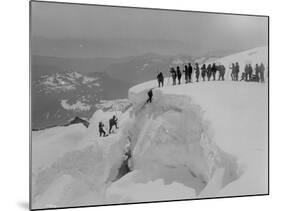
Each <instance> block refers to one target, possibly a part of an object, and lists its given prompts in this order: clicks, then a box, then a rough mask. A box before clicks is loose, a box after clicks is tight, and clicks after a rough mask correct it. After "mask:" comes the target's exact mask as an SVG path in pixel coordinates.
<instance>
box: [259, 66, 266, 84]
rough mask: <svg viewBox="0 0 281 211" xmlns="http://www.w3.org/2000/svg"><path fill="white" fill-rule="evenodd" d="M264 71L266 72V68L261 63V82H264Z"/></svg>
mask: <svg viewBox="0 0 281 211" xmlns="http://www.w3.org/2000/svg"><path fill="white" fill-rule="evenodd" d="M264 71H265V67H264V65H263V63H261V65H260V76H261V82H262V83H263V82H264Z"/></svg>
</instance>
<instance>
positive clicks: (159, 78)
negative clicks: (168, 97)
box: [157, 72, 164, 87]
mask: <svg viewBox="0 0 281 211" xmlns="http://www.w3.org/2000/svg"><path fill="white" fill-rule="evenodd" d="M157 81H158V87H161V85H162V87H163V86H164V76H163V73H162V72H160V73H159V74H158V75H157Z"/></svg>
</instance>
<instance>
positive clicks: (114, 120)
mask: <svg viewBox="0 0 281 211" xmlns="http://www.w3.org/2000/svg"><path fill="white" fill-rule="evenodd" d="M104 126H105V125H104V124H103V122H102V121H100V122H99V135H100V137H101V136H103V137H105V136H108V135H109V134H111V133H112V131H111V130H112V128H113V127H114V126H115V129H116V130H117V129H118V119H117V117H116V116H115V115H113V117H112V118H111V119H109V130H108V134H106V132H105V130H104Z"/></svg>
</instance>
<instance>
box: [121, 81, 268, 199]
mask: <svg viewBox="0 0 281 211" xmlns="http://www.w3.org/2000/svg"><path fill="white" fill-rule="evenodd" d="M149 85H150V83H148V84H142V86H143V90H146V89H147V87H148V86H149ZM144 92H145V93H146V91H141V85H139V86H137V87H133V88H131V89H130V96H131V97H132V98H131V99H139V98H142V97H143V96H144V95H145V93H144ZM267 97H268V96H267V84H258V83H246V82H230V81H226V82H206V83H194V84H188V85H181V86H176V87H164V88H161V89H158V88H157V89H154V103H153V105H151V106H150V108H146V109H148V110H149V111H148V113H149V114H150V115H151V113H153V112H152V111H151V110H155V111H156V114H152V118H151V119H149V117H147V120H145V121H148V123H147V124H149V126H148V127H147V128H145V127H142V128H141V129H140V130H141V132H140V133H141V134H145V137H138V139H137V144H136V146H135V149H134V153H136V154H135V155H134V154H133V157H134V159H135V160H134V162H135V164H136V165H137V168H140V169H141V170H142V168H145V169H147V168H149V164H150V163H153V165H155V162H157V163H161V165H165V166H173V168H177V167H179V166H186V167H187V168H188V169H189V170H191V171H192V172H193V173H194V175H195V178H198V177H200V176H203V178H204V181H205V183H206V185H205V186H204V187H203V188H201V189H200V186H198V183H197V185H196V186H195V187H194V189H195V190H198V188H199V191H197V193H198V194H197V195H196V197H211V196H230V195H249V194H257V193H266V192H267V188H268V187H267V181H268V180H267V169H268V166H267V156H268V154H267V152H268V145H267V143H268V142H267V136H268V131H267V129H268V125H267V124H268V122H267V119H268V116H267V110H268V107H267ZM138 103H139V102H136V105H138ZM151 107H154V108H151ZM155 107H156V108H155ZM162 112H163V113H162ZM136 113H138V111H137V110H136ZM159 113H160V114H159ZM139 115H141V116H143V114H142V112H140V114H139ZM154 115H156V116H154ZM164 116H166V118H165V121H164V122H163V121H162V118H163V117H164ZM157 124H158V125H157ZM142 125H146V124H144V123H143V122H142ZM157 130H158V131H159V130H164V131H169V132H166V133H167V134H166V135H163V133H161V132H157ZM153 131H156V132H155V133H156V134H153V133H154V132H153ZM159 136H160V137H159ZM177 141H178V142H179V143H176V144H177V145H179V146H180V147H179V146H178V148H177V147H176V148H175V149H173V147H174V145H173V143H175V142H177ZM157 142H159V143H157ZM163 142H165V143H164V144H163ZM166 142H167V143H166ZM196 142H197V144H195V143H196ZM140 144H142V146H140ZM146 145H148V146H149V147H147V148H145V146H146ZM194 145H195V146H194ZM184 148H186V149H184ZM189 148H191V150H189ZM204 152H207V155H205V158H204V156H203V158H202V157H200V156H199V157H196V156H198V154H202V153H204ZM147 153H148V154H149V155H147ZM192 153H194V154H192ZM161 154H162V155H161ZM189 154H191V155H189ZM208 156H211V158H210V160H209V157H208ZM192 159H194V160H192ZM200 159H201V160H200ZM190 160H192V161H190ZM204 162H205V165H207V166H208V168H207V169H206V168H204V167H202V168H201V169H200V168H199V169H198V166H200V165H202V163H203V164H204ZM206 163H207V164H206ZM194 164H196V168H194V167H193V166H192V165H194ZM142 165H143V166H144V167H142ZM153 165H152V166H151V168H155V167H153ZM158 167H159V166H157V168H158ZM157 168H155V169H157ZM210 168H211V171H208V169H210ZM182 169H183V168H181V170H182ZM149 172H150V174H153V173H151V172H152V170H149ZM157 172H159V170H157ZM160 175H162V176H160ZM160 175H158V176H159V178H161V177H163V174H162V173H161V174H160ZM176 175H178V174H176ZM187 175H188V174H186V177H187ZM194 175H193V176H194ZM125 177H127V175H126V176H125ZM123 180H124V178H123ZM129 180H131V178H129ZM178 181H179V179H178ZM134 182H135V180H134ZM203 183H204V182H203ZM189 187H191V185H189ZM123 194H124V193H123ZM131 194H132V193H128V195H131ZM193 197H195V196H193Z"/></svg>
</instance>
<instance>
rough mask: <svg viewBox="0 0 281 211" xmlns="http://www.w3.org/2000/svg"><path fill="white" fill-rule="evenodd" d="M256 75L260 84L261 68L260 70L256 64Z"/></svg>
mask: <svg viewBox="0 0 281 211" xmlns="http://www.w3.org/2000/svg"><path fill="white" fill-rule="evenodd" d="M255 74H256V81H257V82H260V68H259V65H258V64H256V67H255Z"/></svg>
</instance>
